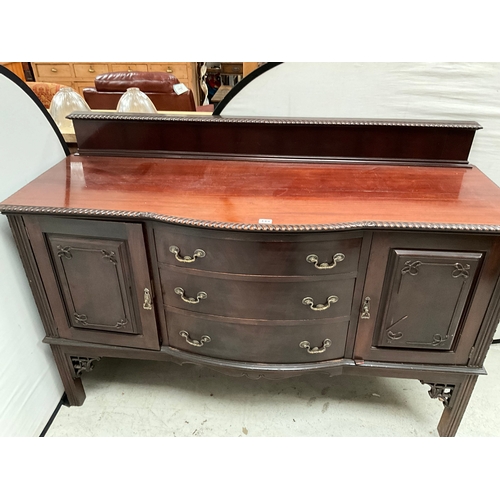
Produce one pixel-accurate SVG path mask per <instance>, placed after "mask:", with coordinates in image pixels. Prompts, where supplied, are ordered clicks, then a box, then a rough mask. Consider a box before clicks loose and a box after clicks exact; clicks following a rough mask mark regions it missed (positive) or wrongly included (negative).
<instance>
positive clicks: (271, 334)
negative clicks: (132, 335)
mask: <svg viewBox="0 0 500 500" xmlns="http://www.w3.org/2000/svg"><path fill="white" fill-rule="evenodd" d="M167 321H168V325H169V326H168V337H169V344H170V346H171V347H175V348H177V349H180V350H183V351H189V352H193V353H196V354H201V355H204V356H210V357H213V358H221V359H230V360H234V361H248V362H258V363H311V362H315V361H324V360H328V359H338V358H341V357H342V356H343V355H344V350H345V343H346V338H347V328H348V322H347V321H334V322H332V321H324V320H317V321H280V322H275V321H259V320H246V321H245V320H235V319H232V318H220V317H217V316H210V315H207V314H193V313H188V312H185V311H179V310H176V309H174V308H169V309H168V311H167Z"/></svg>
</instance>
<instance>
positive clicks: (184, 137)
mask: <svg viewBox="0 0 500 500" xmlns="http://www.w3.org/2000/svg"><path fill="white" fill-rule="evenodd" d="M71 118H72V119H73V124H74V127H75V132H76V138H77V142H78V147H79V150H80V151H81V152H84V153H86V154H109V153H110V152H112V151H114V152H116V153H117V154H120V155H138V154H139V155H147V156H162V155H168V154H170V155H171V154H183V155H185V154H191V155H197V156H201V155H222V156H231V155H238V156H251V157H268V158H277V157H282V158H308V159H314V160H315V161H316V160H332V159H338V158H350V159H354V158H370V159H372V160H379V159H384V158H385V159H391V160H394V161H401V160H402V161H405V160H406V161H411V162H421V161H424V162H428V161H431V162H442V163H444V164H446V163H450V162H451V163H462V164H467V159H468V156H469V151H470V148H471V145H472V141H473V139H474V134H475V132H476V130H477V129H479V128H481V126H480V125H479V124H478V123H476V122H470V121H469V122H449V121H448V122H446V121H445V122H436V121H394V120H350V119H341V120H328V119H320V118H311V119H307V118H298V119H287V118H226V117H221V116H204V117H192V116H191V117H190V116H165V115H125V116H123V115H120V114H117V113H112V114H110V113H92V114H88V113H81V112H79V113H74V114H72V115H71Z"/></svg>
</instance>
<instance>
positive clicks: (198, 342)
mask: <svg viewBox="0 0 500 500" xmlns="http://www.w3.org/2000/svg"><path fill="white" fill-rule="evenodd" d="M179 335H180V336H181V337H183V338H184V339H185V340H186V342H187V343H188V344H189V345H192V346H193V347H203V344H206V343H208V342H210V341H211V340H212V339H211V338H210V337H209V336H208V335H203V336H202V337H201V339H200V340H193V339H191V337H190V336H189V333H188V332H186V330H181V331H180V332H179Z"/></svg>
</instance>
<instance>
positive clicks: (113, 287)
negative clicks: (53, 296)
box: [47, 234, 139, 334]
mask: <svg viewBox="0 0 500 500" xmlns="http://www.w3.org/2000/svg"><path fill="white" fill-rule="evenodd" d="M47 241H48V243H49V247H50V249H51V253H52V261H53V262H54V266H55V269H56V274H57V279H58V282H59V283H60V285H61V293H62V298H63V302H64V305H65V309H66V312H67V315H68V321H69V323H70V324H71V325H72V326H73V327H74V328H82V327H84V328H91V329H96V330H110V331H120V332H123V333H130V334H137V333H139V329H138V325H137V321H136V316H135V312H134V299H133V296H132V286H131V283H130V280H129V277H130V276H129V274H128V273H127V270H128V269H129V268H130V264H129V258H128V252H127V249H126V245H125V242H123V241H112V240H104V239H102V240H101V239H91V238H67V237H66V238H64V237H59V236H54V235H51V234H48V235H47Z"/></svg>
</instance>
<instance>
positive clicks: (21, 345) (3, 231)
mask: <svg viewBox="0 0 500 500" xmlns="http://www.w3.org/2000/svg"><path fill="white" fill-rule="evenodd" d="M64 157H65V153H64V150H63V148H62V146H61V144H60V142H59V140H58V139H57V136H56V135H55V133H54V131H53V129H52V127H51V126H50V124H49V122H48V121H47V119H46V118H45V116H44V115H43V114H42V112H41V111H40V109H39V108H38V107H37V106H36V105H35V103H34V102H33V101H32V100H31V98H29V97H28V96H27V95H26V94H25V93H24V91H23V90H22V89H20V88H19V87H18V86H17V85H16V84H14V83H13V82H11V81H10V80H9V79H8V78H7V77H5V76H4V75H3V74H0V201H3V200H4V199H5V198H7V197H8V196H10V195H11V194H13V193H14V192H15V191H17V190H18V189H19V188H21V187H22V186H23V185H24V184H26V183H27V182H29V181H31V180H33V179H34V178H35V177H37V176H38V175H40V174H41V173H42V172H44V171H45V170H47V169H48V168H49V167H51V166H52V165H53V164H55V163H56V162H58V161H60V160H61V159H63V158H64ZM44 336H45V333H44V329H43V326H42V323H41V320H40V317H39V314H38V310H37V308H36V306H35V302H34V300H33V296H32V293H31V289H30V287H29V284H28V280H27V279H26V274H25V272H24V268H23V266H22V264H21V261H20V259H19V256H18V252H17V249H16V245H15V243H14V240H13V238H12V234H11V231H10V228H9V225H8V222H7V219H6V217H5V216H4V215H0V436H28V437H29V436H38V435H40V433H41V431H42V430H43V428H44V426H45V425H46V423H47V421H48V419H49V418H50V416H51V414H52V412H53V411H54V409H55V408H56V406H57V404H58V402H59V400H60V399H61V396H62V394H63V392H64V389H63V387H62V383H61V381H60V378H59V374H58V372H57V368H56V366H55V362H54V360H53V357H52V353H51V351H50V348H49V346H48V345H46V344H42V339H43V338H44Z"/></svg>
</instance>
